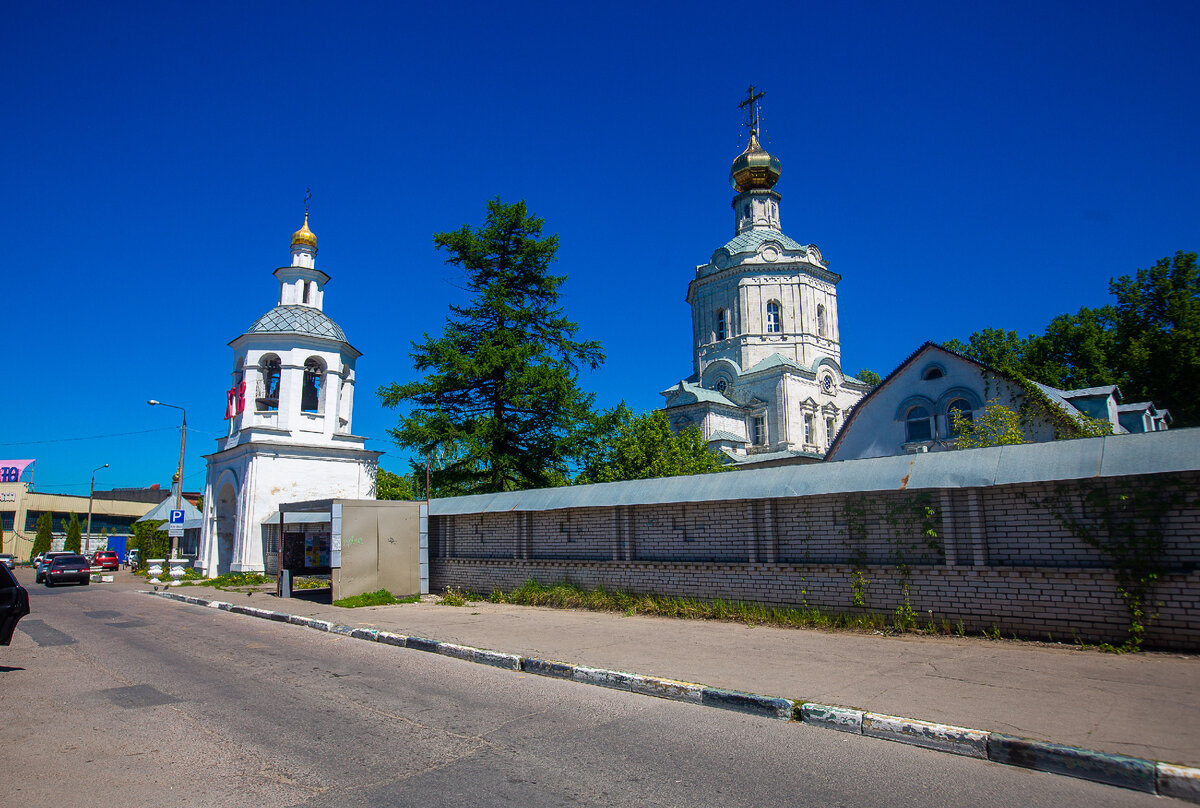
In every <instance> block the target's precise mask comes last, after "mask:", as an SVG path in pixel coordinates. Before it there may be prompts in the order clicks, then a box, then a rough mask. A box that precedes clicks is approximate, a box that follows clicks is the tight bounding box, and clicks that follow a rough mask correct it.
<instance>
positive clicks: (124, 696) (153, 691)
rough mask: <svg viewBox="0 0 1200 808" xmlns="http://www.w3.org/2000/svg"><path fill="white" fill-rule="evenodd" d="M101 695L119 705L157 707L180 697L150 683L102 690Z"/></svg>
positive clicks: (175, 700) (125, 706)
mask: <svg viewBox="0 0 1200 808" xmlns="http://www.w3.org/2000/svg"><path fill="white" fill-rule="evenodd" d="M100 695H101V696H104V698H106V699H108V700H109V701H111V702H112V703H113V704H115V705H117V706H118V707H124V708H126V709H129V708H131V707H157V706H158V705H160V704H174V703H175V702H177V701H179V699H177V698H175V697H174V696H168V695H167V694H166V693H164V692H162V691H161V690H159V689H158V688H155V687H151V686H150V685H133V686H131V687H114V688H110V689H109V690H101V691H100Z"/></svg>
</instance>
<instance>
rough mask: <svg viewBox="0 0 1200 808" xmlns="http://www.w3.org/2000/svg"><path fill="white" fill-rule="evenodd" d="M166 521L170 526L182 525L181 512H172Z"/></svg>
mask: <svg viewBox="0 0 1200 808" xmlns="http://www.w3.org/2000/svg"><path fill="white" fill-rule="evenodd" d="M168 521H170V523H171V524H172V525H182V524H183V511H178V510H172V511H171V518H170V519H169V520H168Z"/></svg>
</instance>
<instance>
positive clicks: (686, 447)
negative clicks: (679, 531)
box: [576, 403, 724, 483]
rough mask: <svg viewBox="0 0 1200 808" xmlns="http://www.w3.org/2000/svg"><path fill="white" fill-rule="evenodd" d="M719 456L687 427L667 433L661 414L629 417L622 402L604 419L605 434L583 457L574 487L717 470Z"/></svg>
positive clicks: (718, 468)
mask: <svg viewBox="0 0 1200 808" xmlns="http://www.w3.org/2000/svg"><path fill="white" fill-rule="evenodd" d="M722 470H724V466H723V465H722V463H721V458H720V456H719V455H717V454H716V453H715V452H713V451H712V450H710V449H709V448H708V443H707V442H706V441H705V440H704V435H703V434H702V433H701V432H700V430H699V429H696V428H695V427H691V428H688V429H684V430H681V431H680V432H678V433H674V432H672V431H671V425H670V424H669V423H668V422H667V416H666V414H665V413H664V412H663V411H662V410H653V411H651V412H647V413H643V414H641V415H637V416H635V415H634V414H633V413H632V412H631V411H630V410H629V408H628V407H626V406H625V404H623V403H622V404H621V405H619V406H618V407H617V408H616V410H614V411H613V413H612V414H611V416H610V419H609V425H608V431H607V433H606V434H604V435H603V436H601V437H600V439H599V440H598V441H597V446H596V449H595V451H593V452H592V453H590V454H589V456H588V458H587V460H586V462H585V463H584V467H583V470H582V471H581V472H580V474H579V476H578V477H577V478H576V482H577V483H610V482H616V481H617V480H645V479H650V478H654V477H675V476H678V475H681V474H707V473H709V472H713V471H722Z"/></svg>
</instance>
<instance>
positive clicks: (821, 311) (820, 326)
mask: <svg viewBox="0 0 1200 808" xmlns="http://www.w3.org/2000/svg"><path fill="white" fill-rule="evenodd" d="M817 333H818V334H820V335H821V336H822V337H823V336H825V307H824V306H822V305H821V304H820V303H818V304H817Z"/></svg>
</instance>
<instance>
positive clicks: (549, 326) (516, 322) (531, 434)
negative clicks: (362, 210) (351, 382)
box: [378, 199, 604, 495]
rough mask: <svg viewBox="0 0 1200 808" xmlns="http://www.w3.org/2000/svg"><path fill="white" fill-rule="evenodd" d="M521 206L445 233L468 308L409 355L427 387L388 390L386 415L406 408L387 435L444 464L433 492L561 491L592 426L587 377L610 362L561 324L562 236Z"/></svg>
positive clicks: (440, 237)
mask: <svg viewBox="0 0 1200 808" xmlns="http://www.w3.org/2000/svg"><path fill="white" fill-rule="evenodd" d="M542 224H543V222H542V220H541V219H539V218H537V217H534V216H531V215H530V214H529V211H528V210H527V209H526V207H525V203H524V202H518V203H516V204H513V205H506V204H504V203H503V202H501V201H500V200H498V199H497V200H493V201H491V202H488V205H487V219H486V221H485V222H484V224H483V226H482V227H472V226H470V225H463V227H462V228H461V229H459V230H455V231H452V232H449V233H438V234H436V235H435V236H434V238H433V241H434V244H435V245H437V248H438V249H441V250H446V252H447V253H448V254H449V257H448V258H447V259H446V263H448V264H453V265H455V266H458V267H460V268H462V270H463V272H464V273H465V274H466V288H467V291H468V292H470V295H471V299H470V302H469V303H468V304H467V305H465V306H451V307H450V316H449V317H448V318H447V319H446V324H445V326H444V328H443V330H442V334H441V336H439V337H432V336H430V335H429V334H425V335H424V338H423V339H422V340H421V341H420V342H414V343H413V350H412V352H411V356H412V358H413V363H414V366H415V368H416V370H417V371H418V372H427V373H428V375H427V376H426V377H425V378H424V379H421V380H419V381H412V382H408V383H405V384H398V383H393V384H391V385H385V386H381V387H380V388H379V390H378V395H379V397H380V399H381V400H382V402H383V404H384V405H385V406H387V407H393V408H395V407H401V406H404V407H406V408H407V414H405V415H403V416H402V417H401V418H400V422H399V424H398V425H397V426H396V428H394V429H392V430H390V432H391V434H392V437H393V438H394V439H395V441H396V443H397V444H398V445H399V446H402V447H404V448H406V449H410V450H412V451H414V452H416V453H419V454H420V455H422V456H426V457H429V456H434V457H438V458H440V459H441V460H440V462H438V463H435V464H434V468H433V469H432V478H431V484H430V487H431V489H432V490H433V491H435V492H438V493H441V494H443V495H445V494H456V493H482V492H494V491H509V490H519V489H523V488H536V487H542V486H549V485H557V484H562V483H563V482H565V481H566V479H567V477H568V475H569V472H570V469H571V467H572V466H573V465H574V463H575V462H576V460H577V458H578V457H579V455H580V454H581V453H582V452H583V451H585V450H586V448H587V446H589V445H590V443H589V439H590V438H591V437H592V435H593V433H594V429H595V423H596V421H595V415H594V412H593V404H594V398H595V397H594V396H593V395H590V394H587V393H584V392H583V391H582V390H581V389H580V388H579V384H578V379H579V370H580V369H581V368H583V367H588V368H592V369H594V368H597V367H599V366H600V364H601V363H602V362H603V361H604V353H603V351H602V350H601V348H600V344H599V343H598V342H595V341H581V340H579V339H577V337H576V334H577V332H578V330H579V326H578V324H576V323H574V322H572V321H570V320H568V319H567V317H566V316H565V315H564V313H563V310H562V307H561V305H560V303H559V298H558V290H559V288H560V287H561V286H562V284H563V282H564V281H565V280H566V276H565V275H551V274H550V271H549V269H550V264H551V263H552V262H553V261H554V260H555V258H556V253H557V251H558V237H557V236H554V235H550V236H543V235H542Z"/></svg>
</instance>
